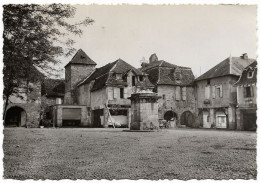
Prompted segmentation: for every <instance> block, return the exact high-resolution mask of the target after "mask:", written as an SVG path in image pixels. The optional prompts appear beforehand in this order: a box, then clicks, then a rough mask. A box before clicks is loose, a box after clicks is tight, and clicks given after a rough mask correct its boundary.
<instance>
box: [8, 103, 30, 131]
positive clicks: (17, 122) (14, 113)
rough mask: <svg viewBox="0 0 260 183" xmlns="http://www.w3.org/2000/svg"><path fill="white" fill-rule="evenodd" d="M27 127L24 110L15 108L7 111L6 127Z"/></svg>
mask: <svg viewBox="0 0 260 183" xmlns="http://www.w3.org/2000/svg"><path fill="white" fill-rule="evenodd" d="M25 125H26V112H25V110H24V109H23V108H21V107H18V106H15V107H11V108H9V109H8V110H7V111H6V116H5V121H4V126H9V127H11V126H13V127H20V126H25Z"/></svg>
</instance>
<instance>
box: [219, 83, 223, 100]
mask: <svg viewBox="0 0 260 183" xmlns="http://www.w3.org/2000/svg"><path fill="white" fill-rule="evenodd" d="M219 97H223V89H222V85H220V86H219Z"/></svg>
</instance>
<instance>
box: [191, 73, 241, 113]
mask: <svg viewBox="0 0 260 183" xmlns="http://www.w3.org/2000/svg"><path fill="white" fill-rule="evenodd" d="M237 80H238V77H237V76H223V77H219V78H213V79H210V84H209V86H210V87H209V88H210V89H209V98H208V101H209V102H208V103H205V100H206V99H207V98H206V96H205V88H206V86H207V85H208V84H207V80H202V81H197V82H196V90H197V92H196V94H197V101H198V108H216V107H229V106H230V104H236V103H237V100H236V99H237V91H236V87H234V86H233V84H234V83H235V82H236V81H237ZM220 85H222V91H223V92H222V94H223V96H222V97H220V96H218V95H217V94H218V93H217V90H215V98H214V96H213V91H212V90H213V89H212V87H215V86H220Z"/></svg>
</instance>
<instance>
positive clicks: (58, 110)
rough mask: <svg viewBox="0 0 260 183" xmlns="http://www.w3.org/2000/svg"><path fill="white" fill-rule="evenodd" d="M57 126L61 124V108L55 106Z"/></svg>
mask: <svg viewBox="0 0 260 183" xmlns="http://www.w3.org/2000/svg"><path fill="white" fill-rule="evenodd" d="M57 126H58V127H61V126H62V108H61V107H59V106H57Z"/></svg>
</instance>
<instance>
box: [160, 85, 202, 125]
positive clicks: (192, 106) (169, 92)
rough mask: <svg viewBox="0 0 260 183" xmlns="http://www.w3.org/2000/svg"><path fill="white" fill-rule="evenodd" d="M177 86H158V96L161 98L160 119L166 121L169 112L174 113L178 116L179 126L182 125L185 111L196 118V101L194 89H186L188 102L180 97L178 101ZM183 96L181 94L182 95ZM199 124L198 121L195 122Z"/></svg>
mask: <svg viewBox="0 0 260 183" xmlns="http://www.w3.org/2000/svg"><path fill="white" fill-rule="evenodd" d="M176 90H177V86H171V85H159V86H157V93H158V96H160V97H161V98H160V99H159V100H158V103H159V119H164V114H165V113H166V112H167V111H173V112H174V113H176V114H177V125H179V124H180V117H181V115H182V114H183V113H184V112H185V111H190V112H191V113H192V114H193V115H194V116H195V113H196V100H195V95H194V89H193V87H186V100H183V99H182V97H180V99H179V100H176ZM180 96H181V94H180ZM194 122H195V123H196V122H197V121H196V120H195V121H194Z"/></svg>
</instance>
